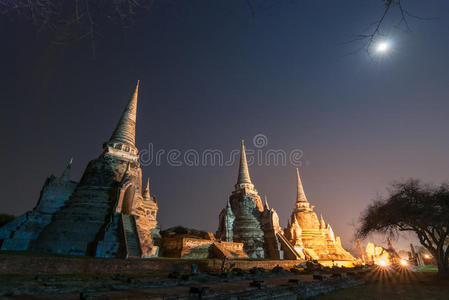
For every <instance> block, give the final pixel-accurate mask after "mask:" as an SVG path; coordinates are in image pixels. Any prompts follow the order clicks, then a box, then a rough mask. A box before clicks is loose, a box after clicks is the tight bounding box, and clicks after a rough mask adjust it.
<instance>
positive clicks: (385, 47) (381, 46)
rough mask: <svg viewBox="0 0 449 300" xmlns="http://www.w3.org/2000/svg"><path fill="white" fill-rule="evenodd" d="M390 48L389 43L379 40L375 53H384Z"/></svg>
mask: <svg viewBox="0 0 449 300" xmlns="http://www.w3.org/2000/svg"><path fill="white" fill-rule="evenodd" d="M389 49H390V44H389V43H388V42H385V41H383V42H379V43H378V44H377V45H376V52H377V53H385V52H387V51H388V50H389Z"/></svg>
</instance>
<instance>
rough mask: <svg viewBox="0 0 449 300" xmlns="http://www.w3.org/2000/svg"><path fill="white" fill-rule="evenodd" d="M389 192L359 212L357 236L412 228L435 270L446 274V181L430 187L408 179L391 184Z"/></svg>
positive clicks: (448, 191) (448, 228) (448, 208)
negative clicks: (431, 256)
mask: <svg viewBox="0 0 449 300" xmlns="http://www.w3.org/2000/svg"><path fill="white" fill-rule="evenodd" d="M389 192H390V193H389V195H388V197H386V198H381V199H379V200H377V201H374V202H373V203H372V204H371V205H370V206H369V207H368V208H367V209H366V210H365V211H364V212H363V213H362V215H361V218H360V226H359V228H358V230H357V236H358V237H359V238H366V237H367V236H368V235H369V234H370V233H375V232H378V233H387V234H390V235H397V234H398V233H399V232H400V231H412V232H414V233H415V234H416V235H417V237H418V239H419V241H420V243H421V245H422V246H424V247H425V248H426V249H427V250H428V251H429V252H430V253H432V255H433V256H434V258H435V260H436V262H437V266H438V272H439V273H440V274H443V275H449V267H448V259H449V247H448V246H447V245H445V243H446V242H447V240H448V236H449V185H447V184H442V185H440V186H437V187H431V186H428V185H424V184H422V183H421V182H420V181H419V180H415V179H410V180H408V181H405V182H400V183H395V184H392V186H391V188H390V191H389Z"/></svg>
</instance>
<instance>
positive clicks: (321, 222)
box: [320, 214, 326, 228]
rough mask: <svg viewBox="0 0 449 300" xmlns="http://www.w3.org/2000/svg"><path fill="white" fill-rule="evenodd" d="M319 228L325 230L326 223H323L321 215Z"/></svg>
mask: <svg viewBox="0 0 449 300" xmlns="http://www.w3.org/2000/svg"><path fill="white" fill-rule="evenodd" d="M320 227H321V228H326V223H325V222H324V219H323V214H321V217H320Z"/></svg>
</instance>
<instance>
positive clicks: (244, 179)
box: [237, 140, 251, 184]
mask: <svg viewBox="0 0 449 300" xmlns="http://www.w3.org/2000/svg"><path fill="white" fill-rule="evenodd" d="M242 183H250V184H251V178H250V177H249V170H248V162H247V161H246V152H245V141H244V140H242V151H241V153H240V164H239V177H238V179H237V184H242Z"/></svg>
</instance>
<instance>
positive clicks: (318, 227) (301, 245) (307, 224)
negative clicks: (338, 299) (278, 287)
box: [284, 169, 355, 261]
mask: <svg viewBox="0 0 449 300" xmlns="http://www.w3.org/2000/svg"><path fill="white" fill-rule="evenodd" d="M295 206H296V207H295V209H294V211H293V212H292V214H291V217H290V219H289V222H288V225H287V227H286V228H285V229H284V234H285V237H286V238H287V239H288V241H289V242H290V243H291V245H292V246H293V247H294V248H295V250H296V251H297V252H298V254H299V255H300V256H301V258H304V259H314V260H334V261H339V260H343V261H345V260H348V261H355V258H354V257H353V256H352V255H351V254H350V253H349V252H347V251H346V250H345V249H343V247H342V245H341V241H340V237H338V236H337V237H336V236H335V235H334V232H333V230H332V227H331V225H330V224H326V222H324V219H323V216H322V215H321V218H320V220H318V217H317V215H316V213H315V212H314V211H313V209H314V206H313V205H312V206H310V203H309V201H308V200H307V197H306V194H305V193H304V188H303V186H302V182H301V178H300V177H299V170H298V169H296V204H295Z"/></svg>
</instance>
